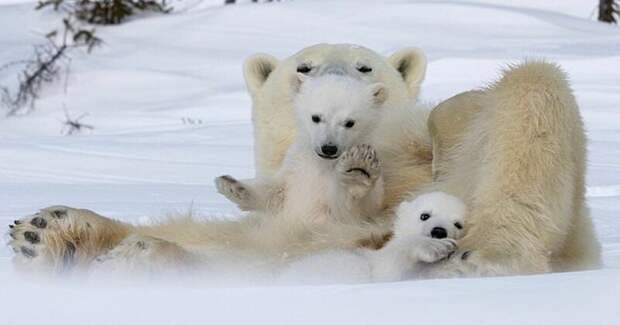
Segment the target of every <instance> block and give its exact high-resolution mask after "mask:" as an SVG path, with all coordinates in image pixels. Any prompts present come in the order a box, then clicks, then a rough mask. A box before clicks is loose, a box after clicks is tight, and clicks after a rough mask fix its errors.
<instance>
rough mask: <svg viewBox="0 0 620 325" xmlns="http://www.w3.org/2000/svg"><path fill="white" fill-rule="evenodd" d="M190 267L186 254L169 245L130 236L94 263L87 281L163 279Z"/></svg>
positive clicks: (166, 242)
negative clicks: (129, 278)
mask: <svg viewBox="0 0 620 325" xmlns="http://www.w3.org/2000/svg"><path fill="white" fill-rule="evenodd" d="M192 264H193V258H192V257H191V256H190V254H189V253H188V252H187V251H185V250H184V249H183V248H181V247H180V246H178V245H176V244H174V243H172V242H169V241H166V240H163V239H159V238H155V237H151V236H142V235H130V236H128V237H127V238H125V239H124V240H123V241H122V242H120V243H119V244H118V245H117V246H116V247H114V248H113V249H111V250H110V251H108V252H107V253H105V254H103V255H101V256H99V257H97V258H96V259H95V261H94V262H93V265H92V268H91V277H95V278H102V277H108V276H112V275H119V276H122V275H133V276H138V277H141V276H152V275H163V274H168V273H174V272H176V271H180V270H187V269H188V267H189V266H191V265H192Z"/></svg>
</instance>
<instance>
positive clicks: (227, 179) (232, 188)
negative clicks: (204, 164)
mask: <svg viewBox="0 0 620 325" xmlns="http://www.w3.org/2000/svg"><path fill="white" fill-rule="evenodd" d="M215 187H216V188H217V191H218V192H219V193H220V194H222V195H224V196H225V197H226V198H227V199H229V200H230V201H232V202H234V203H236V204H237V205H238V206H239V207H240V208H241V209H243V210H245V209H247V208H249V206H250V204H249V203H250V202H249V201H250V198H251V195H250V191H249V190H248V188H247V187H245V185H243V183H241V182H239V181H238V180H236V179H235V178H233V177H232V176H229V175H224V176H220V177H217V178H216V179H215Z"/></svg>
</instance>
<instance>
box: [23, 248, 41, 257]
mask: <svg viewBox="0 0 620 325" xmlns="http://www.w3.org/2000/svg"><path fill="white" fill-rule="evenodd" d="M20 250H21V252H22V254H23V255H24V256H26V257H28V258H33V257H35V256H37V253H36V252H35V251H34V249H31V248H28V247H23V246H22V247H21V248H20Z"/></svg>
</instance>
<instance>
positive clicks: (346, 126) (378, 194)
mask: <svg viewBox="0 0 620 325" xmlns="http://www.w3.org/2000/svg"><path fill="white" fill-rule="evenodd" d="M292 83H293V84H294V88H295V89H296V91H297V95H296V96H295V99H294V103H295V104H294V110H295V116H296V118H295V120H296V124H297V125H296V129H297V130H298V136H297V137H296V139H295V141H294V142H293V143H292V144H291V146H290V147H289V148H288V150H287V152H286V156H285V158H284V161H283V163H282V166H281V167H280V169H279V170H278V172H277V173H276V174H275V175H273V176H259V177H257V178H255V179H251V180H245V181H239V180H236V179H235V178H233V177H231V176H228V175H226V176H221V177H218V178H217V179H216V181H215V183H216V187H217V189H218V191H219V192H220V193H221V194H223V195H224V196H226V197H227V198H228V199H229V200H231V201H232V202H234V203H236V204H237V205H238V206H239V208H241V209H242V210H248V211H252V212H254V213H262V214H265V215H266V216H265V218H266V219H267V220H270V221H269V222H265V223H264V225H263V227H264V228H267V227H269V224H271V223H277V224H282V223H286V224H287V225H288V226H289V227H294V226H293V225H295V224H303V225H304V226H305V227H307V228H309V229H312V228H315V227H323V228H332V227H334V223H344V224H352V225H353V224H359V223H360V221H364V222H369V223H370V222H373V220H374V219H376V218H377V216H378V215H380V214H381V213H382V206H383V176H382V175H381V169H380V164H379V159H378V157H377V154H376V152H375V150H374V149H373V148H372V147H371V146H369V145H367V144H366V143H368V142H369V140H370V139H371V138H372V135H373V133H374V132H373V131H374V128H375V126H376V124H377V123H378V122H379V121H380V120H381V116H382V115H383V114H382V113H383V112H382V111H381V107H382V105H383V103H384V102H385V100H386V98H387V97H388V94H387V93H386V90H385V86H384V85H383V84H381V83H373V84H370V85H369V84H367V83H366V82H364V81H362V80H359V79H355V78H351V77H348V76H339V75H331V74H330V75H326V76H322V77H316V78H310V77H308V76H306V75H304V74H302V73H299V74H298V75H297V78H295V80H293V81H292Z"/></svg>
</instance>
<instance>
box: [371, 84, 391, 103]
mask: <svg viewBox="0 0 620 325" xmlns="http://www.w3.org/2000/svg"><path fill="white" fill-rule="evenodd" d="M368 91H369V92H370V94H371V95H372V98H373V101H374V102H375V104H377V105H381V104H383V103H384V102H385V100H386V99H387V89H385V85H384V84H382V83H380V82H378V83H374V84H371V85H370V86H368Z"/></svg>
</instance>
